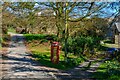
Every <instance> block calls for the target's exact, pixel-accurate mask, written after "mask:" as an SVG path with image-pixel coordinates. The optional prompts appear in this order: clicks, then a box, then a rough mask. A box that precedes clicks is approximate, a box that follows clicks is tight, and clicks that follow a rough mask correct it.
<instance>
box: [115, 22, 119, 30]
mask: <svg viewBox="0 0 120 80" xmlns="http://www.w3.org/2000/svg"><path fill="white" fill-rule="evenodd" d="M115 25H116V27H117V30H118V32H120V22H117V23H115Z"/></svg>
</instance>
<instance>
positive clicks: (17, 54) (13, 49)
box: [0, 33, 53, 80]
mask: <svg viewBox="0 0 120 80" xmlns="http://www.w3.org/2000/svg"><path fill="white" fill-rule="evenodd" d="M10 35H11V42H10V46H9V48H8V52H7V55H6V57H3V58H2V64H1V63H0V65H2V80H5V79H16V78H18V79H28V80H29V79H33V80H35V79H39V80H40V79H41V80H43V79H48V80H53V77H52V76H51V75H50V74H49V73H48V72H47V71H45V70H43V69H42V66H39V65H38V63H37V62H35V61H33V60H31V59H30V56H29V55H30V54H28V53H27V49H26V47H25V45H24V37H23V35H22V34H13V33H10Z"/></svg>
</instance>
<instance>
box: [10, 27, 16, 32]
mask: <svg viewBox="0 0 120 80" xmlns="http://www.w3.org/2000/svg"><path fill="white" fill-rule="evenodd" d="M8 32H12V33H16V31H15V29H14V28H11V27H10V28H8Z"/></svg>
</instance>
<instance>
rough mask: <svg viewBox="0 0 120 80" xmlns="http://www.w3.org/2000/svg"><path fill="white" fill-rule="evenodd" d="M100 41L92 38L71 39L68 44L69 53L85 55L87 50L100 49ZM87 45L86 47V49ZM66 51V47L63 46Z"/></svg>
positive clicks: (79, 37)
mask: <svg viewBox="0 0 120 80" xmlns="http://www.w3.org/2000/svg"><path fill="white" fill-rule="evenodd" d="M99 41H100V39H99V38H97V37H90V36H87V37H86V36H77V37H75V38H72V37H69V38H68V44H67V51H68V52H70V53H74V54H80V53H83V52H84V50H85V48H88V49H89V50H91V51H92V50H93V49H94V48H96V47H98V45H99ZM85 45H86V47H85ZM63 50H64V45H63Z"/></svg>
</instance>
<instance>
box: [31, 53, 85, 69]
mask: <svg viewBox="0 0 120 80" xmlns="http://www.w3.org/2000/svg"><path fill="white" fill-rule="evenodd" d="M32 53H33V57H34V58H35V59H36V60H37V61H39V62H40V63H41V64H43V65H45V66H48V67H52V68H56V69H61V70H66V69H70V68H73V67H75V66H77V65H78V64H79V63H80V62H82V61H83V59H82V58H71V57H74V56H73V55H71V57H69V62H68V63H65V62H64V54H63V53H61V54H60V59H59V60H60V61H59V63H58V64H54V63H52V62H51V61H50V52H32Z"/></svg>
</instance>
